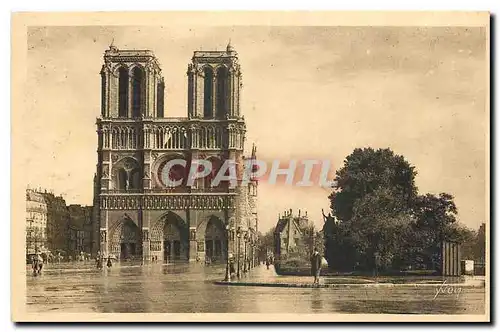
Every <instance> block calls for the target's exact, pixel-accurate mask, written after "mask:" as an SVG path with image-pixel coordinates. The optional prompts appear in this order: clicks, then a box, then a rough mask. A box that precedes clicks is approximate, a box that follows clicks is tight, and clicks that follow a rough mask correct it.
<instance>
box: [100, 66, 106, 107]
mask: <svg viewBox="0 0 500 332" xmlns="http://www.w3.org/2000/svg"><path fill="white" fill-rule="evenodd" d="M101 116H103V117H105V116H106V74H105V73H104V72H101Z"/></svg>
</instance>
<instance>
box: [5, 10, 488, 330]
mask: <svg viewBox="0 0 500 332" xmlns="http://www.w3.org/2000/svg"><path fill="white" fill-rule="evenodd" d="M11 65H12V109H11V117H12V118H11V119H12V123H11V130H12V131H11V135H12V136H11V137H12V152H11V155H12V159H11V168H12V173H11V174H12V181H11V186H12V187H11V190H12V217H11V218H12V219H11V228H12V234H11V246H12V248H11V260H12V263H11V269H12V270H11V280H12V281H11V289H12V308H11V310H12V320H14V321H17V322H32V321H37V322H53V321H75V322H76V321H77V322H91V321H92V322H97V321H130V322H135V321H137V322H142V321H154V322H173V321H184V322H193V321H219V322H235V321H262V322H292V321H311V322H345V321H350V322H362V321H365V322H394V321H418V322H430V321H435V322H488V321H490V260H489V259H490V252H489V244H490V205H489V202H490V98H489V95H490V15H489V13H487V12H461V13H455V12H454V13H452V12H401V13H398V12H391V13H388V12H350V13H344V12H281V13H280V12H191V13H189V12H176V13H174V12H151V13H134V12H129V13H104V12H102V13H97V12H96V13H91V12H88V13H16V14H13V16H12V64H11Z"/></svg>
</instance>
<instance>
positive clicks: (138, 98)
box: [132, 67, 144, 118]
mask: <svg viewBox="0 0 500 332" xmlns="http://www.w3.org/2000/svg"><path fill="white" fill-rule="evenodd" d="M143 81H144V74H143V72H142V69H141V68H139V67H135V68H134V70H133V71H132V117H134V118H138V117H140V116H141V105H142V101H143V100H142V99H143V98H142V90H143V86H144V84H143Z"/></svg>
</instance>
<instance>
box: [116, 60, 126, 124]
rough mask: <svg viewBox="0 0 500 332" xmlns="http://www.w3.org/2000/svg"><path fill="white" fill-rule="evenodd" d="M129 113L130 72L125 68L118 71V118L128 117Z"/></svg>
mask: <svg viewBox="0 0 500 332" xmlns="http://www.w3.org/2000/svg"><path fill="white" fill-rule="evenodd" d="M127 113H128V71H127V69H126V68H125V67H121V68H120V69H119V70H118V116H119V117H127Z"/></svg>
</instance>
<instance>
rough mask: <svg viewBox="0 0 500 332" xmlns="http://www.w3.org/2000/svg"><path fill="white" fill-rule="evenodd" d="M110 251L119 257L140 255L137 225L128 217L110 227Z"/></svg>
mask: <svg viewBox="0 0 500 332" xmlns="http://www.w3.org/2000/svg"><path fill="white" fill-rule="evenodd" d="M109 232H110V239H111V250H110V253H111V254H113V255H115V256H116V257H119V258H120V259H131V258H134V257H136V256H138V255H140V241H139V240H140V232H139V227H137V225H136V224H135V223H134V222H133V221H132V220H131V219H130V218H128V217H124V218H123V219H122V220H120V221H119V222H118V223H117V224H116V225H115V226H114V227H113V228H112V229H110V231H109Z"/></svg>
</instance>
